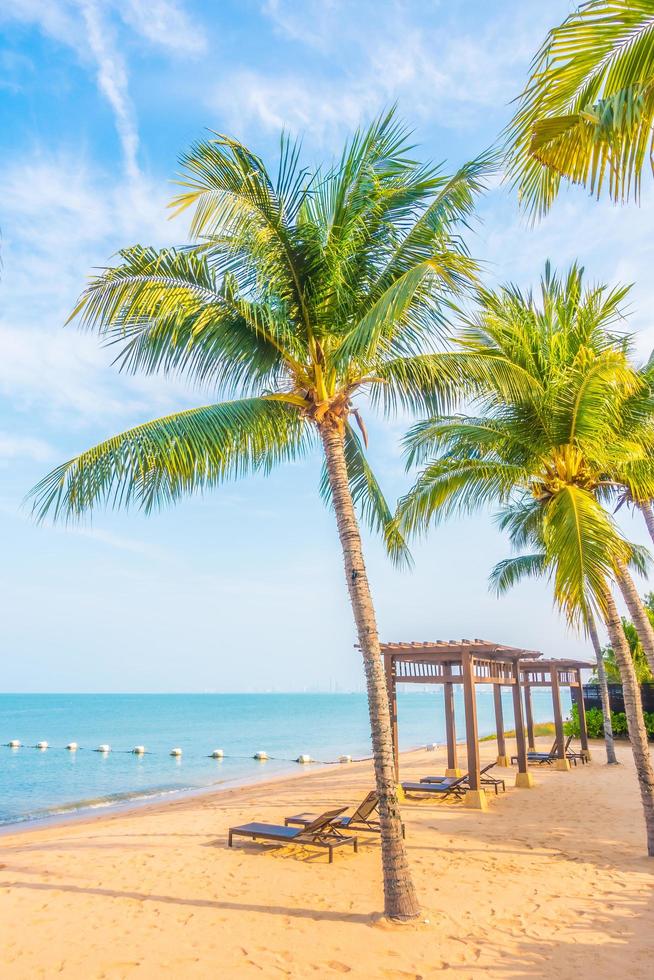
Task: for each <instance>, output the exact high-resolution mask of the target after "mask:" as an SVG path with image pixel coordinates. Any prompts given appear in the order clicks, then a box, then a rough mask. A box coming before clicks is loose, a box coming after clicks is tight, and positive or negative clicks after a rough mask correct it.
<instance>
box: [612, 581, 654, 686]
mask: <svg viewBox="0 0 654 980" xmlns="http://www.w3.org/2000/svg"><path fill="white" fill-rule="evenodd" d="M617 571H618V585H619V586H620V591H621V592H622V595H623V598H624V601H625V603H626V606H627V609H628V610H629V615H630V616H631V618H632V621H633V624H634V626H635V627H636V632H637V633H638V638H639V640H640V642H641V643H642V645H643V650H644V652H645V658H646V659H647V663H648V664H649V669H650V670H651V672H652V674H653V675H654V627H653V626H652V624H651V622H650V619H649V616H648V615H647V612H646V611H645V607H644V606H643V603H642V602H641V599H640V596H639V595H638V589H637V588H636V585H635V583H634V580H633V579H632V577H631V575H630V574H629V570H628V568H627V566H626V565H625V563H624V562H619V564H618V569H617Z"/></svg>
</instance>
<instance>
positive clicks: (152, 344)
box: [70, 246, 306, 393]
mask: <svg viewBox="0 0 654 980" xmlns="http://www.w3.org/2000/svg"><path fill="white" fill-rule="evenodd" d="M119 254H120V257H121V259H122V262H121V263H120V265H118V266H114V267H113V268H110V269H106V270H104V271H103V272H102V273H101V274H100V275H98V276H96V277H94V278H93V279H92V280H91V282H90V283H89V285H88V287H87V289H86V290H85V292H84V294H83V296H82V298H81V299H80V301H79V303H78V304H77V306H76V307H75V309H74V311H73V313H72V314H71V317H70V319H72V318H73V317H77V318H78V320H79V322H80V323H81V325H82V326H84V327H86V328H87V329H94V330H97V331H98V333H99V334H100V336H102V337H105V338H106V340H107V342H108V343H109V344H111V345H112V346H113V347H115V348H116V349H117V350H118V353H117V356H116V362H117V363H118V364H119V366H120V367H121V368H122V369H124V370H127V371H129V372H137V371H145V372H147V373H150V374H152V373H157V372H162V373H164V374H170V373H177V374H183V375H185V376H187V377H189V378H191V379H192V380H194V381H199V382H201V383H210V384H212V385H214V387H216V388H217V389H218V390H225V391H229V392H230V393H231V392H232V391H234V390H239V389H240V390H243V389H245V388H248V389H250V390H257V389H258V390H262V388H265V387H271V386H273V385H274V384H275V383H276V382H278V381H279V380H280V379H281V378H282V377H283V376H284V372H285V371H286V370H287V369H288V367H289V366H290V367H292V366H295V365H297V364H298V363H299V359H300V358H305V357H306V346H305V345H303V344H302V338H301V336H298V334H297V333H296V332H294V331H292V330H291V329H289V325H288V321H287V320H286V319H285V318H284V316H283V315H282V314H283V311H282V310H279V309H277V308H276V307H275V306H271V305H269V304H263V303H257V302H255V301H253V300H249V299H246V298H244V297H243V296H242V295H240V294H239V291H238V289H237V286H236V283H235V282H234V280H233V273H232V272H231V271H229V272H225V273H224V276H223V278H222V280H221V279H219V278H218V271H217V270H216V269H214V268H212V266H211V265H210V264H209V262H208V261H207V257H206V255H203V254H201V253H198V252H193V251H189V250H185V251H177V250H175V249H162V250H160V251H157V250H155V249H152V248H142V247H140V246H136V247H134V248H131V249H124V250H123V251H122V252H120V253H119Z"/></svg>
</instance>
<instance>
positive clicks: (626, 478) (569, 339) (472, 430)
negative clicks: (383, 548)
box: [404, 263, 654, 667]
mask: <svg viewBox="0 0 654 980" xmlns="http://www.w3.org/2000/svg"><path fill="white" fill-rule="evenodd" d="M627 293H628V287H619V288H616V289H613V290H608V289H607V288H606V287H604V286H591V287H585V286H584V282H583V269H581V268H580V267H579V266H577V265H573V266H572V267H571V268H570V270H569V271H568V273H567V275H566V276H565V278H564V279H559V278H558V277H557V276H556V274H555V273H553V272H552V269H551V267H550V265H549V263H547V264H546V267H545V274H544V277H543V279H542V281H541V308H540V309H539V308H538V307H537V305H536V302H535V300H534V297H533V296H532V295H531V294H528V295H526V296H525V295H523V294H522V293H521V291H520V290H519V289H517V288H516V287H513V286H508V287H504V288H502V289H500V290H499V292H497V293H494V292H493V291H491V290H487V289H479V290H478V304H479V309H480V310H481V313H480V314H479V315H478V316H476V315H474V314H473V315H472V316H471V317H468V318H466V317H464V318H463V323H464V329H463V331H462V333H461V336H460V342H459V349H458V350H455V351H454V352H451V353H449V354H442V355H440V360H441V364H442V365H443V369H445V367H446V365H447V371H448V372H449V374H450V376H452V377H454V376H457V377H460V378H465V379H466V382H467V384H468V385H469V386H474V387H475V388H476V389H477V390H479V391H480V392H482V393H483V397H482V399H481V401H480V404H481V405H488V406H489V407H490V410H491V411H492V412H497V413H498V418H499V419H501V420H503V425H502V428H501V433H502V438H508V437H509V434H510V430H511V428H512V425H515V426H516V427H517V431H516V432H515V433H514V434H513V446H512V451H514V452H515V453H516V457H515V458H516V460H517V461H520V463H522V461H523V459H528V460H529V464H528V466H531V465H532V464H533V462H534V460H536V459H538V460H540V461H541V462H542V473H541V479H542V481H543V484H542V485H543V487H545V488H547V486H548V485H549V483H551V482H552V481H554V482H556V481H557V480H559V479H561V478H564V479H567V478H568V477H570V478H572V479H574V480H575V481H576V482H579V483H580V484H581V485H584V486H590V485H592V487H593V490H594V491H595V492H596V494H597V496H598V498H599V499H601V500H602V501H604V502H605V503H611V502H614V501H616V500H617V501H618V504H619V503H620V501H622V500H623V499H624V495H625V494H628V495H629V497H630V499H631V500H633V501H644V500H648V499H650V495H651V493H652V492H653V490H654V462H653V452H654V421H653V420H654V414H653V411H652V383H651V380H652V379H651V376H650V374H649V373H648V372H646V371H636V370H635V368H633V367H632V366H631V364H630V361H629V355H630V353H631V345H630V342H629V339H628V338H627V337H624V336H619V335H617V334H615V333H614V332H613V328H614V327H615V325H616V324H617V323H618V322H620V321H621V319H623V314H622V312H621V303H622V300H623V299H624V298H625V296H626V295H627ZM575 378H576V381H577V386H578V387H577V388H575V387H574V385H572V383H571V382H572V381H573V380H574V379H575ZM573 397H577V398H578V401H571V398H573ZM484 399H485V400H484ZM488 399H490V401H488ZM516 399H517V400H518V401H519V402H520V404H521V408H520V413H521V415H520V416H519V417H517V418H515V419H513V421H512V424H509V422H508V421H507V420H508V419H511V415H510V413H511V412H512V409H511V408H510V406H511V405H512V404H514V403H515V402H516ZM507 413H509V414H508V415H507ZM533 415H535V418H533V419H532V416H533ZM525 416H526V418H527V419H529V420H530V421H531V422H532V423H536V425H535V427H534V426H533V424H532V427H531V430H530V431H529V433H528V438H527V439H526V440H525V441H524V443H522V442H520V439H519V436H520V433H521V431H523V430H522V429H521V428H520V427H524V425H525ZM476 423H478V424H476ZM463 424H464V426H465V433H467V435H466V437H465V438H466V440H468V439H472V440H473V442H474V440H479V439H482V441H483V444H485V445H486V446H487V447H488V450H489V455H488V456H487V458H486V459H485V460H484V463H483V465H484V466H485V467H487V466H488V464H489V459H490V458H492V435H491V431H492V430H491V429H490V428H489V427H490V425H491V422H490V421H489V419H488V418H481V419H476V420H475V419H470V418H466V419H465V420H464V423H463ZM435 426H436V428H435ZM463 431H464V430H463V429H462V428H461V425H460V424H459V421H458V419H457V417H456V416H454V417H450V418H445V419H437V420H429V421H427V422H426V423H420V424H419V425H417V426H416V427H415V428H414V430H413V432H412V435H411V438H410V440H409V449H410V457H409V462H410V463H411V462H414V461H423V460H424V459H425V458H426V456H428V455H429V453H430V452H431V450H432V448H433V447H434V446H436V444H438V445H439V446H442V447H443V448H444V449H445V450H446V448H447V446H448V444H449V440H450V439H451V438H453V439H455V440H459V439H461V438H462V434H463ZM498 438H499V436H498ZM536 438H539V439H541V440H542V441H541V443H540V446H537V444H536V442H534V441H533V440H534V439H536ZM525 454H527V455H526V456H525ZM543 461H544V462H543ZM446 465H448V464H446ZM475 465H481V464H475ZM440 466H441V462H440V461H436V463H435V464H434V465H433V466H432V467H428V468H427V469H426V470H425V472H424V474H423V477H422V478H421V480H420V481H419V483H418V484H416V487H415V488H414V491H413V493H412V497H411V499H412V500H413V505H412V506H413V507H416V506H418V505H419V501H420V498H421V495H424V494H425V493H427V494H429V493H431V492H434V486H433V478H434V477H436V478H437V479H439V474H438V471H439V467H440ZM504 475H505V476H506V477H507V478H508V480H509V482H511V481H512V480H513V478H514V477H515V475H516V471H515V470H511V471H509V472H508V473H506V474H504ZM532 477H533V474H532V473H531V472H529V473H527V475H526V476H525V479H531V478H532ZM501 478H502V474H500V473H498V479H501ZM545 492H547V491H545ZM408 519H409V510H407V511H406V513H405V516H404V520H405V521H406V520H408ZM614 571H615V573H616V581H617V583H618V585H619V586H620V590H621V592H622V594H623V597H624V600H625V602H626V604H627V606H628V608H629V611H630V614H631V616H632V619H633V620H634V623H635V625H636V628H637V630H638V632H639V635H640V638H641V642H642V644H643V649H644V651H645V655H646V657H647V659H648V662H649V663H650V666H651V667H654V628H653V627H652V624H651V623H650V621H649V618H648V617H647V615H646V612H645V609H644V607H643V604H642V601H641V599H640V597H639V595H638V590H637V588H636V585H635V583H634V581H633V578H632V577H631V575H630V573H629V570H628V568H627V567H626V565H625V564H624V562H622V561H621V560H617V564H616V566H615V568H614Z"/></svg>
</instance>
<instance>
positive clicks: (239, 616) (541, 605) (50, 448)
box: [0, 0, 654, 691]
mask: <svg viewBox="0 0 654 980" xmlns="http://www.w3.org/2000/svg"><path fill="white" fill-rule="evenodd" d="M572 6H573V5H572V4H571V3H569V2H563V0H549V2H548V3H546V4H545V3H542V2H541V0H503V2H502V3H494V4H489V3H486V2H483V0H480V2H470V0H466V2H463V0H459V2H452V0H450V2H445V0H443V2H440V3H439V2H437V0H432V2H429V0H422V2H412V0H382V2H380V0H377V2H372V0H371V2H368V0H358V2H357V3H351V2H347V0H302V2H299V0H297V2H296V0H233V2H229V0H221V2H216V0H214V2H213V3H211V2H196V3H192V2H190V0H187V2H184V0H11V3H8V4H4V5H3V6H2V9H0V117H1V119H2V126H1V127H0V143H1V152H0V227H1V229H2V254H3V267H2V270H1V281H0V541H1V542H2V562H1V564H0V576H1V581H0V589H1V593H2V614H1V616H0V624H1V625H0V637H1V641H0V642H1V655H2V662H3V670H2V675H3V679H2V688H3V689H4V690H13V691H22V690H35V691H39V690H40V691H50V690H52V691H76V690H79V691H84V690H105V691H112V690H115V691H125V690H127V691H128V690H135V691H140V690H146V691H147V690H150V691H166V690H188V691H192V690H265V689H268V688H273V687H276V688H278V689H302V688H304V687H320V688H323V689H324V688H327V687H329V685H330V684H331V683H333V682H337V683H338V684H340V685H341V686H342V687H344V688H360V687H361V684H362V680H361V676H362V674H361V668H360V663H359V659H358V655H357V653H356V651H354V650H353V647H352V644H353V643H354V640H355V637H354V629H353V626H352V621H351V615H350V612H349V609H348V605H347V600H346V595H345V586H344V582H343V574H342V567H341V559H340V554H339V548H338V542H337V538H336V531H335V527H334V523H333V519H332V516H331V514H330V513H329V512H328V511H327V510H325V508H324V507H323V505H322V504H321V503H320V501H319V499H318V497H317V493H316V488H317V482H318V474H319V461H318V460H317V459H316V458H313V459H310V460H307V461H306V462H303V463H302V464H298V465H296V466H292V467H289V468H287V469H286V470H283V471H282V470H280V471H279V472H277V473H275V474H274V475H273V476H272V477H270V478H269V479H268V480H262V479H257V480H252V481H249V482H247V483H240V484H232V485H229V486H227V487H225V488H224V490H223V491H221V492H218V493H215V494H212V495H211V496H207V497H205V498H202V499H194V500H189V501H186V502H184V503H183V504H181V505H180V506H178V507H176V508H175V509H174V510H169V511H165V512H163V513H159V514H156V515H154V516H152V517H150V518H149V519H145V518H144V517H142V516H141V515H139V514H137V513H133V514H129V515H124V514H119V515H117V514H111V513H109V514H107V513H99V514H97V515H96V517H95V518H94V520H93V523H92V524H89V525H85V526H84V527H81V528H75V529H68V530H66V529H63V528H52V527H36V526H34V525H33V523H32V522H31V521H30V519H29V516H28V514H27V512H26V511H25V509H24V508H21V501H22V499H23V497H24V495H25V493H26V491H27V490H28V489H29V488H30V486H31V485H32V484H33V483H34V482H36V480H37V479H38V478H39V477H40V476H42V475H43V474H44V473H45V472H46V471H47V470H48V469H50V468H52V466H54V465H56V464H57V463H58V462H61V461H63V460H64V459H66V458H68V457H69V456H71V455H73V454H74V453H76V452H78V451H80V450H82V449H84V448H86V447H88V446H89V445H91V444H93V443H94V442H97V441H99V440H100V439H102V438H104V437H106V436H109V435H111V434H112V433H113V432H115V431H118V430H120V429H121V428H125V427H127V426H129V425H133V424H135V423H138V422H139V421H143V420H145V419H147V418H150V417H152V416H154V415H159V414H164V413H166V412H169V411H172V410H174V409H176V408H179V407H186V406H189V405H192V404H199V403H202V402H204V401H210V400H211V393H210V392H197V391H190V390H189V389H188V388H186V387H185V386H184V385H182V384H181V383H179V382H172V381H168V382H166V381H164V380H162V379H156V378H128V377H123V376H119V375H117V373H116V372H115V370H114V369H113V368H112V367H111V364H110V356H109V354H108V353H107V352H106V351H104V350H102V348H101V347H100V346H99V344H98V342H97V340H96V339H95V338H94V337H92V336H89V335H85V334H81V333H79V332H78V331H77V330H76V329H75V328H71V327H68V328H65V329H64V328H63V323H64V320H65V318H66V316H67V314H68V313H69V311H70V309H71V307H72V305H73V303H74V300H75V298H76V296H77V294H78V293H79V291H80V289H81V288H82V287H83V285H84V281H85V277H86V275H87V274H88V273H89V272H90V270H91V269H92V267H93V266H97V265H102V264H104V263H106V262H107V261H108V260H109V257H110V256H111V254H112V253H113V252H114V251H115V250H116V249H117V248H119V247H121V246H124V245H128V244H133V243H135V242H140V243H144V244H155V245H163V244H166V243H173V242H175V243H179V242H183V241H185V240H186V228H185V225H184V222H183V221H181V220H176V221H174V222H171V221H169V220H168V217H167V214H166V210H165V205H166V202H167V200H168V199H169V198H170V196H171V195H172V193H173V190H174V188H173V186H172V185H171V183H170V181H171V178H173V177H174V173H175V168H176V160H177V157H178V155H179V153H180V152H181V151H182V150H183V149H184V148H185V147H186V146H187V145H188V144H189V143H190V142H191V141H192V140H194V139H196V138H198V137H201V136H202V135H203V133H204V132H206V130H207V129H216V130H221V131H227V132H229V133H232V134H234V135H236V136H237V137H239V138H241V139H244V140H245V141H247V142H249V143H250V144H251V145H252V146H253V147H254V148H255V149H256V150H257V151H258V152H259V153H261V154H262V155H264V156H266V157H267V158H269V157H274V155H275V152H276V146H277V139H278V134H279V130H280V128H281V127H282V126H285V127H286V128H288V129H290V130H291V131H293V132H298V133H302V134H303V135H304V152H305V157H306V159H307V162H309V163H312V162H315V161H318V160H320V159H323V158H325V157H331V156H332V155H333V154H335V153H337V152H338V149H339V147H340V146H341V143H342V141H343V139H344V138H345V137H346V136H347V135H348V133H350V132H351V131H352V129H353V128H355V127H356V126H357V124H359V123H360V122H365V121H367V120H369V119H370V118H371V117H372V116H373V115H374V114H375V113H376V112H378V111H379V110H380V109H381V108H382V107H384V106H386V105H388V104H390V103H392V102H394V101H397V102H398V105H399V110H400V113H401V114H402V116H403V117H404V118H405V119H406V120H407V122H408V123H409V124H410V125H411V126H412V127H413V128H414V129H415V133H416V140H417V141H418V142H419V143H420V145H421V149H420V153H421V154H422V156H423V157H424V158H425V159H435V160H446V161H447V166H448V167H449V168H452V169H453V168H455V167H456V166H457V165H459V164H460V163H461V162H463V161H464V160H466V159H468V158H470V157H471V156H474V155H476V154H477V153H478V152H479V151H480V150H482V149H483V148H484V147H486V146H488V145H489V144H491V143H492V141H493V140H494V139H495V137H496V135H497V133H498V132H499V131H500V130H501V128H502V126H503V124H504V123H505V122H506V120H507V119H508V117H509V115H510V109H509V108H508V103H509V102H510V100H511V99H512V98H514V97H515V95H516V94H517V93H518V92H519V90H520V87H521V85H522V83H523V82H524V80H525V78H526V73H527V68H528V65H529V61H530V59H531V57H532V55H533V53H534V51H535V50H536V48H537V47H538V45H539V44H540V42H541V41H542V39H543V37H544V34H545V32H546V30H547V28H548V27H550V26H552V24H554V23H555V22H557V21H559V20H561V19H563V17H565V15H566V14H567V13H568V12H569V10H570V9H571V8H572ZM479 215H480V218H481V221H480V223H479V225H478V226H477V227H476V229H475V233H474V235H473V237H472V238H471V247H472V249H473V252H474V254H475V255H476V256H478V257H479V258H480V259H483V260H485V262H486V263H487V266H486V268H487V275H488V279H489V281H507V280H512V281H515V282H517V283H519V284H520V285H522V286H528V285H529V284H531V283H535V282H536V281H537V278H538V275H539V273H540V271H541V269H542V267H543V264H544V262H545V260H546V259H547V258H548V257H549V258H551V259H552V260H553V261H554V262H555V263H558V264H559V265H561V266H564V265H566V264H567V263H569V262H570V261H572V260H573V259H574V258H575V257H578V258H579V259H580V260H581V261H582V262H583V263H584V264H585V266H586V268H587V271H588V275H589V277H590V278H592V279H595V280H596V279H600V280H604V281H608V282H611V283H614V282H617V281H628V282H634V283H635V285H634V288H633V292H632V301H631V310H632V312H631V316H630V319H629V323H628V327H629V329H630V330H633V331H634V332H635V333H636V335H637V346H638V351H639V353H640V354H641V355H642V356H646V355H647V354H648V353H649V351H650V349H651V348H652V347H653V346H654V325H653V324H652V322H651V317H650V310H651V309H652V306H653V302H652V301H653V300H654V290H653V287H652V276H651V269H652V267H653V263H652V246H651V228H652V196H651V192H650V190H649V189H648V191H647V192H646V194H645V196H644V199H643V202H642V205H641V207H640V208H636V207H633V206H630V207H626V208H616V207H613V206H611V205H609V204H606V203H602V204H597V203H596V202H594V201H592V200H590V199H589V198H588V197H587V196H586V195H585V194H584V193H583V192H580V191H573V192H570V193H566V194H564V195H563V196H562V198H561V199H560V201H559V202H558V203H557V205H556V207H555V209H554V211H553V213H552V214H551V215H550V216H549V217H548V218H547V220H546V221H544V222H542V223H541V224H540V225H539V226H538V227H537V228H536V229H534V230H532V229H530V228H528V227H527V225H526V223H525V222H524V220H523V219H522V218H521V217H520V215H519V213H518V211H517V206H516V201H515V198H514V196H513V195H512V194H511V193H510V192H509V191H508V190H507V189H506V188H504V187H502V186H500V185H499V183H497V185H496V186H493V188H492V189H491V191H490V192H489V194H488V195H487V197H486V198H485V200H484V201H483V203H482V205H481V207H480V211H479ZM369 421H370V428H371V437H372V438H371V458H372V461H373V462H374V465H375V467H376V468H377V472H378V474H379V476H380V477H381V479H382V482H383V484H384V487H385V489H386V490H387V492H388V495H389V497H391V498H395V497H396V496H397V495H398V494H399V493H400V492H401V491H402V490H403V489H404V488H405V487H406V486H407V485H408V482H409V479H410V477H408V476H407V475H406V474H405V473H404V467H403V463H402V459H401V455H400V451H399V440H400V438H401V436H402V434H403V431H404V429H405V428H406V424H407V420H406V419H403V418H400V419H396V420H394V421H392V422H391V423H386V424H381V423H380V422H379V421H378V420H375V419H371V420H369ZM623 519H624V520H625V521H626V522H627V526H628V530H629V533H630V534H631V535H632V537H633V538H635V539H636V540H640V541H643V542H644V541H645V538H644V535H643V531H642V528H641V527H640V524H639V523H637V522H632V521H631V519H630V518H629V516H628V515H626V516H625V517H624V518H623ZM366 546H367V555H368V564H369V571H370V576H371V580H372V584H373V588H374V594H375V598H376V605H377V610H378V617H379V623H380V632H381V635H382V637H383V638H387V639H401V640H410V639H416V640H423V639H429V638H436V637H445V638H453V637H460V636H482V637H486V638H490V639H495V640H498V641H501V642H506V643H512V644H516V645H524V646H527V647H531V648H538V649H542V650H543V651H545V652H546V653H547V654H550V655H564V654H565V655H571V654H573V655H586V654H587V653H588V650H587V647H586V644H585V641H584V640H583V639H582V638H579V637H576V636H574V635H571V634H570V633H569V632H568V631H567V630H566V628H565V625H564V624H563V623H562V621H561V620H560V618H559V617H558V615H557V613H556V612H554V611H553V610H552V606H551V601H550V597H549V595H548V592H547V588H546V586H544V585H536V584H532V585H525V586H522V587H520V588H519V589H518V590H516V591H515V592H514V593H513V594H512V595H510V596H509V597H507V598H504V599H502V600H497V599H495V598H494V597H492V596H490V595H489V594H488V592H487V585H486V583H487V576H488V572H489V570H490V568H491V566H492V565H493V564H494V563H495V562H496V561H497V560H499V559H500V558H503V557H505V556H506V555H507V553H508V552H507V545H506V543H505V542H504V541H503V540H502V538H501V537H500V536H499V535H498V534H497V533H496V531H495V530H494V529H493V527H492V523H491V521H490V518H489V516H488V515H480V516H479V517H475V518H474V519H466V520H462V521H459V522H456V523H452V524H450V525H448V526H447V527H444V528H441V529H439V530H438V531H436V532H434V533H432V534H431V535H430V536H429V538H428V539H427V540H426V541H425V542H423V543H421V544H420V545H419V546H417V547H416V548H415V550H414V555H415V559H416V566H415V570H414V571H413V572H412V573H406V572H405V573H400V572H397V571H394V570H393V569H392V568H391V567H390V565H389V564H388V562H387V561H386V559H385V557H384V555H383V553H382V550H381V548H380V547H379V545H378V543H377V542H375V541H373V540H368V539H367V540H366Z"/></svg>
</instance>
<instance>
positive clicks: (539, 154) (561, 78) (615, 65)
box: [504, 0, 654, 216]
mask: <svg viewBox="0 0 654 980" xmlns="http://www.w3.org/2000/svg"><path fill="white" fill-rule="evenodd" d="M504 135H505V139H506V145H507V176H508V179H509V180H511V181H512V183H513V184H514V185H517V187H518V192H519V195H520V198H521V201H522V203H523V204H524V206H525V207H526V208H527V209H528V211H529V212H530V213H531V214H532V215H534V216H541V215H543V214H545V213H546V212H547V211H548V210H549V208H550V207H551V205H552V202H553V201H554V199H555V198H556V195H557V193H558V191H559V188H560V185H561V180H563V179H565V180H568V181H570V182H571V183H576V184H583V185H584V186H586V187H588V189H589V190H590V192H591V193H593V194H597V196H598V197H599V196H600V194H601V193H602V190H603V188H604V187H605V186H606V187H607V188H608V193H609V196H610V197H611V198H612V199H613V200H616V201H617V200H620V201H624V200H626V199H627V198H629V197H633V198H635V199H638V197H639V194H640V185H641V177H642V172H643V168H645V167H650V168H651V167H652V166H653V165H654V0H592V2H590V3H582V4H581V5H580V6H579V7H578V8H577V10H575V12H574V13H572V14H570V16H569V17H567V18H566V20H565V21H564V22H563V23H562V24H561V25H560V26H558V27H555V28H553V29H552V30H551V31H550V32H549V34H548V35H547V38H546V39H545V41H544V43H543V45H542V47H541V48H540V50H539V51H538V53H537V54H536V56H535V58H534V60H533V62H532V65H531V70H530V78H529V81H528V82H527V85H526V87H525V89H524V91H523V92H522V94H521V95H520V97H519V99H518V108H517V111H516V113H515V115H514V117H513V119H512V120H511V122H510V124H509V126H508V127H507V129H506V131H505V134H504Z"/></svg>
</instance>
